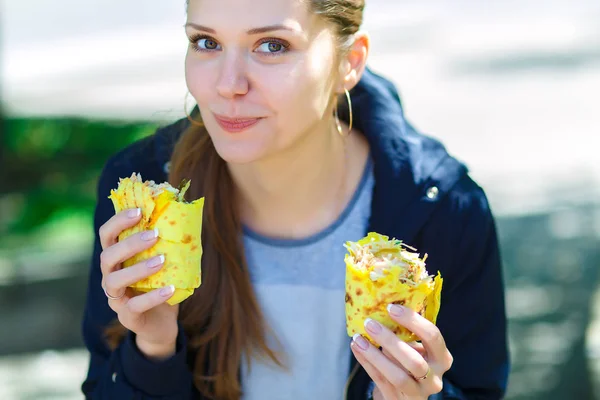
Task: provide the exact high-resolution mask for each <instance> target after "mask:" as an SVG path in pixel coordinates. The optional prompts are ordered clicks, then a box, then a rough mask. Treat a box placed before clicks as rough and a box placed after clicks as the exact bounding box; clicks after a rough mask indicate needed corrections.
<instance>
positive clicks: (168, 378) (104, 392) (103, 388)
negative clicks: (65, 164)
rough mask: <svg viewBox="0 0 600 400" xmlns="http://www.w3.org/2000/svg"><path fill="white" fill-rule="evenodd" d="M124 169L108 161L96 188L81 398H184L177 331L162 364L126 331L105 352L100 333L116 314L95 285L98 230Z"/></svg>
mask: <svg viewBox="0 0 600 400" xmlns="http://www.w3.org/2000/svg"><path fill="white" fill-rule="evenodd" d="M128 164H130V163H129V162H125V161H123V157H117V156H115V157H113V159H111V160H110V161H109V162H108V163H107V164H106V166H105V167H104V170H103V172H102V174H101V176H100V180H99V183H98V203H97V206H96V211H95V216H94V231H95V241H94V250H93V257H92V261H91V267H90V272H89V282H88V291H87V299H86V304H85V311H84V317H83V327H82V328H83V339H84V342H85V345H86V347H87V349H88V350H89V352H90V363H89V369H88V374H87V378H86V380H85V381H84V383H83V384H82V387H81V389H82V392H83V393H84V395H85V397H86V399H107V400H108V399H140V400H145V399H148V400H150V399H158V398H160V399H178V400H179V399H190V398H192V390H193V384H192V375H191V371H190V370H189V367H188V365H187V362H186V338H185V335H184V334H183V329H181V326H180V330H179V334H178V338H177V351H176V354H175V355H174V356H172V357H171V358H169V359H167V360H165V361H162V362H153V361H150V360H148V359H147V358H145V357H144V355H143V354H141V352H140V351H139V350H138V349H137V347H136V345H135V340H134V339H135V336H134V334H133V333H131V332H129V334H128V336H127V337H126V338H125V340H123V342H122V343H121V344H120V345H119V346H118V347H117V348H116V349H115V350H114V351H110V350H109V348H108V347H107V344H106V342H105V340H104V339H103V331H104V329H105V328H106V327H107V326H108V324H109V323H110V322H111V321H113V320H114V319H115V318H116V317H117V315H116V313H115V312H114V311H112V309H111V308H110V307H109V306H108V302H107V299H106V296H105V295H104V291H103V290H102V288H101V286H100V283H101V279H102V274H101V271H100V253H101V251H102V249H101V246H100V240H99V236H98V230H99V228H100V226H101V225H103V224H104V223H105V222H106V221H107V220H108V219H110V218H111V217H112V216H113V215H114V208H113V205H112V203H111V201H110V200H109V199H108V195H109V193H110V189H111V188H114V187H115V186H116V184H117V182H118V179H119V177H122V176H129V175H131V172H133V171H130V170H129V167H128Z"/></svg>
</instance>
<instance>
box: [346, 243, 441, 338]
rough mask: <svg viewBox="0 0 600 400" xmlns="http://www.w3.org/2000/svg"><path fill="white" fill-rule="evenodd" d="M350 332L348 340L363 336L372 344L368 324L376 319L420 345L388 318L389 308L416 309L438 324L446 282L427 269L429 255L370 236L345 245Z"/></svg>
mask: <svg viewBox="0 0 600 400" xmlns="http://www.w3.org/2000/svg"><path fill="white" fill-rule="evenodd" d="M344 246H345V247H346V249H347V250H348V253H347V254H346V257H345V262H346V327H347V332H348V335H349V336H354V335H355V334H357V333H358V334H361V335H363V336H364V337H365V338H367V339H368V340H369V341H371V343H373V344H375V342H374V341H373V339H372V338H371V337H370V336H369V334H368V333H367V332H366V330H365V327H364V321H365V319H367V318H371V319H374V320H376V321H378V322H380V323H381V324H382V325H384V326H385V327H387V328H388V329H390V330H391V331H392V332H394V333H395V334H396V336H397V337H398V338H400V339H401V340H403V341H406V342H409V341H414V340H419V338H417V337H416V336H415V335H414V334H413V333H412V332H410V331H409V330H408V329H406V328H404V327H402V326H400V325H398V323H396V322H395V321H394V320H393V319H392V318H391V317H390V315H389V313H388V311H387V306H388V304H390V303H394V304H401V305H403V306H405V307H408V308H410V309H412V310H415V311H416V312H418V313H419V314H421V315H422V316H424V317H425V318H427V319H428V320H429V321H431V322H432V323H434V324H435V322H436V319H437V315H438V312H439V309H440V300H441V299H440V297H441V291H442V281H443V279H442V278H441V276H440V274H439V273H438V274H437V276H436V277H435V278H434V277H433V276H430V275H429V274H428V273H427V270H426V269H425V260H426V259H427V255H425V256H424V257H420V256H419V254H418V253H415V252H411V251H409V250H415V249H412V248H411V247H409V246H406V245H405V244H403V243H402V242H401V241H399V240H395V239H392V240H389V238H388V237H387V236H383V235H380V234H378V233H373V232H371V233H369V234H368V235H367V237H365V238H363V239H361V240H359V241H358V242H346V244H345V245H344Z"/></svg>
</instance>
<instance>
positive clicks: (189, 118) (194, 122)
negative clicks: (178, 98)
mask: <svg viewBox="0 0 600 400" xmlns="http://www.w3.org/2000/svg"><path fill="white" fill-rule="evenodd" d="M189 94H190V92H189V91H188V92H185V97H184V99H183V112H184V113H185V116H186V117H187V119H188V121H190V123H191V124H192V125H196V126H200V127H204V124H203V123H202V122H198V121H196V120H194V118H192V116H191V115H190V114H188V112H187V99H188V95H189Z"/></svg>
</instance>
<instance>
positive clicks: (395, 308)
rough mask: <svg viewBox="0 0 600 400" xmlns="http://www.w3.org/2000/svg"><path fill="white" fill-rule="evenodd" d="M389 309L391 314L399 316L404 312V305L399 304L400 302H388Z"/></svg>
mask: <svg viewBox="0 0 600 400" xmlns="http://www.w3.org/2000/svg"><path fill="white" fill-rule="evenodd" d="M387 310H388V312H389V313H390V315H394V316H396V317H399V316H401V315H402V313H403V312H404V307H402V306H399V305H398V304H388V306H387Z"/></svg>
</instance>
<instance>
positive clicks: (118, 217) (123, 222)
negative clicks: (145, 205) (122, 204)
mask: <svg viewBox="0 0 600 400" xmlns="http://www.w3.org/2000/svg"><path fill="white" fill-rule="evenodd" d="M141 215H142V210H141V209H140V208H132V209H128V210H123V211H121V212H119V213H117V214H115V215H113V216H112V217H111V218H110V219H109V220H108V221H106V222H105V223H104V225H102V226H101V227H100V230H99V231H98V235H99V236H100V244H101V245H102V249H106V248H108V247H110V246H112V245H113V244H115V243H116V242H117V239H118V237H119V234H120V233H121V232H123V231H124V230H125V229H127V228H131V227H132V226H134V225H135V224H137V223H138V222H139V220H140V217H141Z"/></svg>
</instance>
